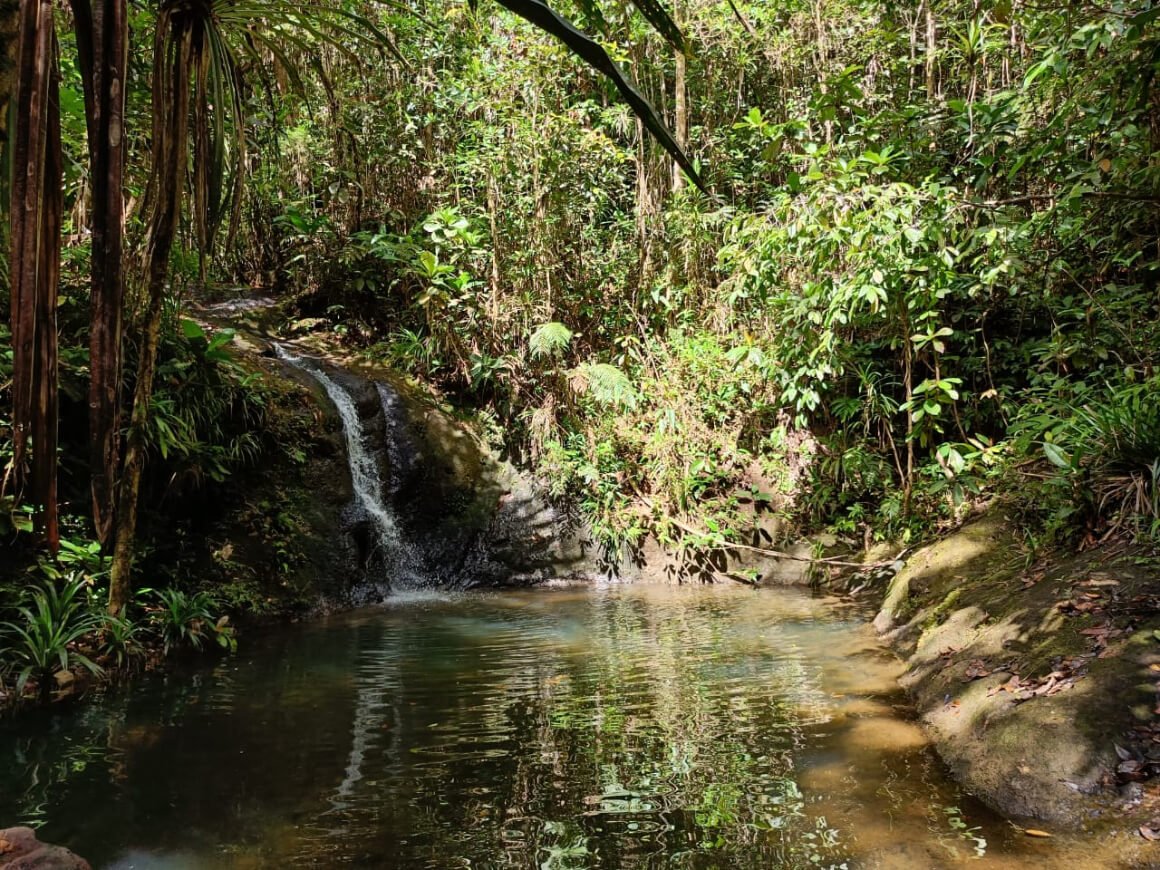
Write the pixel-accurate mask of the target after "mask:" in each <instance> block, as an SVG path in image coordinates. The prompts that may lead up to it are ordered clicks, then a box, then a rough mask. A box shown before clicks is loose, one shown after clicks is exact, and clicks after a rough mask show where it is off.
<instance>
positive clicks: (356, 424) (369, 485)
mask: <svg viewBox="0 0 1160 870" xmlns="http://www.w3.org/2000/svg"><path fill="white" fill-rule="evenodd" d="M274 349H275V353H276V354H277V355H278V358H279V359H281V360H282V361H284V362H286V363H287V364H289V365H292V366H294V368H296V369H299V370H301V371H303V372H306V374H308V375H310V376H311V377H312V378H314V380H316V381H318V383H319V384H321V385H322V388H323V389H324V390H326V395H327V396H329V397H330V401H331V402H332V403H333V404H334V407H335V409H336V410H337V411H338V416H339V417H340V418H341V419H342V431H343V436H344V438H345V439H346V455H347V462H348V464H349V465H350V479H351V485H352V488H353V489H354V495H355V500H356V502H357V504H358V507H359V509H360V510H361V511H362V513H363V514H364V515H365V516H366V517H367V519H368V520H370V523H371V526H372V528H373V530H374V537H375V540H374V544H375V546H376V548H377V550H378V551H379V554H380V555H381V557H382V561H383V563H384V564H385V565H387V566H388V567H389V569H390V573H391V575H392V578H391V579H393V580H396V581H398V580H410V581H416V580H417V579H418V578H417V577H416V576H414V575H415V572H414V571H413V570H412V568H413V564H412V563H413V562H414V559H413V558H411V553H410V552H409V549H408V547H407V545H406V542H405V541H404V540H403V538H402V535H401V534H400V533H399V526H398V523H397V521H396V519H395V514H394V511H393V510H392V509H391V507H390V505H389V503H388V501H387V500H386V498H385V493H384V491H383V480H382V478H381V476H380V471H379V465H378V463H377V462H376V461H375V456H374V454H373V452H372V450H371V449H370V447H369V446H368V439H367V437H366V434H365V433H364V431H363V424H362V420H361V419H360V418H359V414H358V409H357V408H356V407H355V403H354V399H353V398H352V397H351V395H350V393H348V392H347V391H346V390H344V389H343V388H342V387H341V386H340V385H339V384H338V383H336V382H335V381H334V380H333V379H332V378H331V377H330V376H329V375H327V374H326V372H325V371H324V370H323V369H322V367H321V366H319V365H318V364H317V363H316V362H314V361H313V360H308V359H306V358H304V357H301V356H297V355H296V354H293V353H291V352H290V351H288V350H287V349H286V348H285V347H283V346H282V345H279V344H276V345H274ZM380 396H381V397H385V394H384V393H383V392H382V390H380ZM390 450H391V446H390V444H389V443H388V451H390ZM392 465H393V463H392ZM409 585H410V584H409Z"/></svg>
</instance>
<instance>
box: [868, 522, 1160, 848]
mask: <svg viewBox="0 0 1160 870" xmlns="http://www.w3.org/2000/svg"><path fill="white" fill-rule="evenodd" d="M1158 565H1160V562H1158V560H1156V559H1155V558H1153V557H1150V556H1149V555H1147V554H1146V553H1144V552H1143V551H1141V550H1139V549H1136V548H1133V547H1129V546H1127V545H1123V544H1121V545H1115V546H1109V547H1104V548H1102V549H1099V550H1095V551H1092V552H1089V553H1086V554H1080V555H1073V554H1068V555H1063V554H1060V555H1057V556H1055V557H1053V558H1050V559H1047V560H1036V561H1031V560H1029V559H1028V558H1027V557H1026V556H1025V555H1024V553H1023V551H1022V550H1021V548H1020V547H1019V545H1018V542H1017V541H1016V539H1015V537H1014V536H1013V534H1012V532H1011V526H1010V524H1009V523H1008V521H1007V520H1006V518H1005V517H1004V516H1003V515H1002V513H1001V512H998V511H993V512H991V513H989V514H988V515H986V516H984V517H983V518H982V519H980V520H978V521H976V522H974V523H972V524H970V525H968V526H966V527H964V528H963V529H962V530H960V531H959V532H957V533H955V534H953V535H951V536H950V537H948V538H945V539H944V540H941V541H939V542H937V543H935V544H933V545H931V546H928V547H925V548H923V549H922V550H919V551H917V552H916V553H915V554H913V555H912V556H911V557H910V558H909V559H908V560H907V561H906V564H905V566H904V568H903V569H902V570H901V571H900V572H899V573H898V574H897V575H896V576H895V577H894V579H893V580H892V581H891V583H890V585H889V587H888V588H887V589H886V592H885V599H884V602H883V605H882V609H881V611H880V612H879V614H878V616H877V619H876V620H875V627H876V628H877V629H878V630H879V631H880V632H882V633H883V634H884V635H885V637H886V638H887V640H888V641H889V642H890V644H891V645H892V646H893V648H894V649H895V650H896V651H897V652H898V653H899V655H901V656H902V658H903V659H904V661H905V663H906V673H905V675H904V676H903V678H902V680H901V682H902V684H903V686H904V687H905V688H906V689H907V690H908V691H909V692H910V694H911V696H912V697H913V699H914V702H915V704H916V706H917V708H918V710H919V713H920V714H921V716H922V719H923V721H924V722H925V724H926V725H927V726H928V728H929V730H930V732H931V735H932V737H933V740H934V742H935V745H936V747H937V748H938V751H939V753H940V754H941V755H942V757H943V758H944V759H945V761H946V763H947V764H948V765H949V767H950V768H951V770H952V772H953V773H954V775H955V776H956V777H957V778H958V779H959V780H960V781H961V782H962V783H963V784H964V786H965V787H966V788H967V789H969V790H970V791H972V792H973V793H975V794H976V795H977V796H979V797H980V798H982V799H983V800H984V801H986V802H987V803H989V804H991V805H992V806H994V807H995V808H996V809H997V810H999V811H1000V812H1002V813H1004V814H1006V815H1008V816H1012V817H1016V818H1021V819H1028V820H1036V821H1038V822H1040V823H1042V824H1041V825H1040V826H1042V827H1047V828H1048V829H1049V830H1050V829H1051V827H1052V826H1057V827H1059V828H1060V829H1063V828H1066V829H1069V830H1075V829H1077V828H1079V829H1090V830H1101V831H1108V830H1113V829H1118V830H1120V831H1125V830H1127V831H1131V832H1133V833H1132V837H1134V838H1135V841H1136V843H1137V844H1138V845H1139V846H1140V847H1142V848H1147V849H1148V851H1147V852H1142V853H1141V854H1140V855H1139V856H1138V857H1139V859H1140V860H1141V861H1143V862H1144V863H1143V864H1140V865H1137V866H1148V865H1149V859H1150V860H1151V861H1155V862H1160V849H1157V848H1155V847H1154V846H1153V845H1152V844H1150V843H1148V842H1147V841H1146V839H1145V836H1144V835H1142V834H1141V833H1139V828H1140V826H1144V827H1145V828H1147V829H1148V830H1149V831H1150V830H1151V829H1152V826H1154V825H1157V824H1158V823H1160V778H1156V774H1157V773H1160V718H1158V717H1157V710H1158V709H1160V707H1158V702H1160V683H1158V680H1160V568H1158ZM1146 833H1147V832H1146ZM1158 835H1160V832H1158ZM1156 845H1157V846H1160V844H1156ZM1133 851H1135V850H1133ZM1153 853H1154V854H1153Z"/></svg>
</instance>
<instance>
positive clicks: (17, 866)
mask: <svg viewBox="0 0 1160 870" xmlns="http://www.w3.org/2000/svg"><path fill="white" fill-rule="evenodd" d="M0 870H92V867H90V866H89V862H88V861H86V860H84V859H83V858H80V857H78V856H77V855H74V854H73V853H72V852H70V851H69V850H68V849H65V848H63V847H61V846H49V845H46V844H45V843H41V842H40V841H39V840H38V839H36V832H35V831H33V830H32V828H6V829H4V830H0Z"/></svg>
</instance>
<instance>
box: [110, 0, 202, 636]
mask: <svg viewBox="0 0 1160 870" xmlns="http://www.w3.org/2000/svg"><path fill="white" fill-rule="evenodd" d="M200 37H201V34H200V31H195V30H194V26H193V25H191V23H190V21H189V20H188V19H186V18H183V17H182V16H180V15H174V14H173V13H172V12H168V11H167V12H163V13H162V15H161V19H160V20H159V21H158V23H157V45H156V47H155V49H154V64H153V175H152V179H151V181H150V196H151V197H152V209H151V217H150V223H149V240H148V244H147V247H146V261H147V268H146V277H147V282H148V284H147V287H148V299H149V304H148V307H147V309H146V313H145V325H144V330H143V336H142V341H141V349H140V356H139V359H138V361H137V383H136V387H135V390H134V393H133V411H132V415H131V417H130V421H129V435H128V439H127V443H126V447H125V462H124V467H123V469H122V472H121V480H120V482H119V485H118V488H117V514H116V530H115V543H114V547H113V564H112V570H111V572H110V575H109V610H110V611H111V612H113V613H119V612H120V611H121V610H123V609H124V607H125V606H126V605H127V604H128V603H129V597H130V593H131V591H132V590H131V584H130V574H131V571H132V569H133V553H134V544H135V540H134V538H135V535H136V531H137V507H138V500H139V497H140V494H141V474H142V472H143V471H144V468H145V427H146V425H147V424H148V422H149V405H150V402H151V401H152V398H153V378H154V375H155V374H156V373H157V345H158V342H159V341H160V338H161V315H162V310H163V307H164V300H165V284H166V278H167V277H168V275H169V255H170V253H171V252H172V250H173V242H174V239H175V237H176V235H177V224H178V218H179V217H180V215H181V203H182V193H183V190H184V186H185V185H184V182H185V173H186V163H187V161H186V141H187V138H188V135H189V93H190V76H191V74H192V72H193V65H194V57H195V40H197V39H199V38H200Z"/></svg>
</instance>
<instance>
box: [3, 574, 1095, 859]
mask: <svg viewBox="0 0 1160 870" xmlns="http://www.w3.org/2000/svg"><path fill="white" fill-rule="evenodd" d="M896 676H897V665H896V664H895V663H894V662H893V661H892V660H891V659H889V658H888V657H886V656H884V655H883V654H882V653H881V650H880V649H878V647H877V646H876V645H875V644H874V642H873V640H872V638H871V636H870V633H869V631H868V629H867V628H866V627H865V625H864V623H863V616H862V615H860V614H856V613H851V612H846V611H840V610H835V609H834V608H833V606H832V602H828V601H825V600H820V599H816V598H811V597H810V596H808V595H807V594H804V593H798V592H794V591H787V590H779V591H776V592H774V591H769V592H762V591H757V592H742V591H739V590H735V589H733V590H724V589H713V588H693V589H689V588H686V589H671V588H660V587H631V586H628V587H626V586H606V587H596V588H593V587H588V588H563V589H555V590H538V591H523V592H505V593H494V594H487V595H484V594H464V593H459V594H452V593H446V592H430V591H412V592H409V593H406V594H404V595H400V596H398V597H395V598H392V599H389V601H388V604H387V605H386V606H383V607H379V608H375V609H372V610H364V611H361V612H358V613H354V614H346V615H343V616H340V617H333V618H331V619H329V620H326V621H323V622H320V623H317V624H313V625H306V626H300V627H297V628H295V629H293V630H286V631H280V632H277V633H273V634H270V635H269V636H266V637H262V638H252V639H250V643H248V644H247V645H246V646H245V647H244V648H243V650H242V651H241V652H240V653H239V654H238V655H237V656H235V657H233V658H230V659H223V660H221V661H219V662H217V663H216V664H214V665H213V666H212V667H206V668H200V669H192V670H189V671H187V672H184V673H180V672H179V673H173V674H169V675H166V676H150V677H145V678H142V679H140V680H139V681H137V683H136V684H135V685H133V686H132V687H129V689H123V690H120V691H110V692H108V693H107V694H105V695H104V696H102V697H99V698H96V699H94V700H91V701H90V702H89V703H87V704H85V705H84V706H82V707H80V708H78V709H76V710H74V711H41V712H36V713H34V714H32V715H29V716H25V717H21V718H19V719H16V720H14V721H10V722H5V723H2V724H0V818H3V819H5V820H12V821H19V822H24V823H32V824H36V825H39V826H43V827H42V834H43V836H44V837H45V838H46V839H47V840H49V841H52V842H60V843H63V844H67V845H68V846H70V847H72V848H74V849H75V850H77V851H78V852H79V853H81V854H84V855H86V856H87V857H89V858H90V859H91V860H93V863H94V866H98V867H122V868H128V867H163V868H164V867H181V868H203V867H289V866H343V865H345V866H367V867H468V866H472V867H482V866H487V867H501V866H510V867H546V868H580V867H608V868H622V867H623V868H631V867H698V868H710V867H721V868H725V867H762V868H769V867H783V868H798V867H807V866H818V867H850V868H852V867H953V866H959V865H964V866H965V865H967V864H970V865H971V866H975V867H980V868H993V867H1007V866H1021V865H1022V864H1023V862H1026V861H1029V860H1035V861H1036V862H1037V863H1039V865H1040V866H1059V867H1065V866H1066V867H1079V866H1083V865H1082V864H1079V863H1076V862H1075V861H1073V860H1069V859H1067V858H1066V857H1063V855H1062V853H1059V857H1058V860H1056V859H1055V858H1053V856H1054V855H1056V854H1057V852H1056V851H1054V850H1058V849H1059V844H1051V845H1047V846H1043V845H1042V844H1028V843H1023V842H1021V841H1019V840H1017V839H1015V838H1014V837H1013V836H1011V835H1010V834H1009V833H1008V828H1007V826H1006V825H1004V824H1003V823H1002V822H1001V821H1000V820H998V819H996V818H995V817H994V816H992V815H991V814H989V813H988V812H986V811H985V810H984V809H983V808H982V807H980V806H979V805H977V804H976V803H975V802H973V801H972V800H970V799H969V798H967V797H965V796H964V795H962V794H960V793H959V792H957V791H956V789H955V788H953V786H951V785H950V784H949V783H948V782H947V781H946V779H945V778H944V776H943V773H942V770H941V768H940V767H939V765H938V763H937V762H936V761H935V760H934V758H933V756H932V754H931V752H930V751H929V749H928V747H927V746H926V744H925V741H924V740H923V737H922V734H921V732H920V731H919V730H918V729H917V727H916V726H915V725H914V724H913V723H912V722H910V721H909V720H908V719H907V718H906V715H905V710H904V708H903V707H902V706H901V705H902V700H901V698H900V697H899V696H898V694H897V691H896V689H895V683H894V679H895V677H896ZM977 852H982V853H984V854H985V857H984V858H982V859H981V860H976V856H977ZM1053 861H1055V863H1054V864H1053V863H1052V862H1053ZM1089 866H1099V865H1098V864H1093V865H1089Z"/></svg>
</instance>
